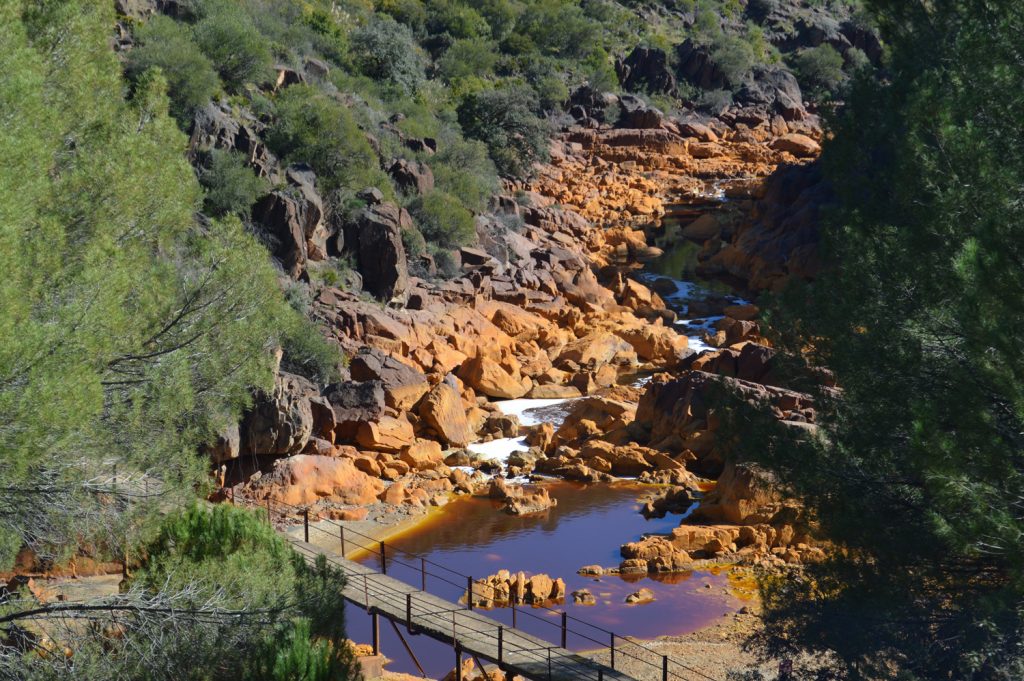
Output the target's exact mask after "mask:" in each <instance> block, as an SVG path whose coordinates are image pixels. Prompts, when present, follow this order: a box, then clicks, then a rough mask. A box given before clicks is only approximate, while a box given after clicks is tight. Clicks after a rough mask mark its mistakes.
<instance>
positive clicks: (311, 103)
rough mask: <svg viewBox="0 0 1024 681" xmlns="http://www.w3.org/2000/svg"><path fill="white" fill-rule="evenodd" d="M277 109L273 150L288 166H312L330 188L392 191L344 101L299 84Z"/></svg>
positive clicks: (284, 93)
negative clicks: (295, 163)
mask: <svg viewBox="0 0 1024 681" xmlns="http://www.w3.org/2000/svg"><path fill="white" fill-rule="evenodd" d="M276 110H277V117H276V119H275V121H274V122H273V124H272V125H271V126H270V128H269V130H268V131H267V135H266V139H267V145H268V146H269V147H270V148H271V149H272V150H273V151H274V153H276V154H277V155H278V156H281V157H282V158H284V159H285V160H286V161H287V162H290V163H291V162H299V161H302V162H306V163H309V164H310V166H312V167H313V169H314V170H315V171H316V174H317V176H318V177H319V179H320V181H321V182H322V185H323V187H324V188H325V189H328V190H330V189H336V188H338V187H342V186H347V187H351V188H354V189H362V188H363V187H366V186H371V185H372V186H378V187H380V188H381V189H384V190H389V189H390V183H389V181H388V179H387V176H386V175H385V174H384V173H383V171H381V169H380V166H379V165H378V162H377V155H376V154H375V153H374V151H373V149H372V148H371V147H370V143H369V142H368V141H367V139H366V135H364V134H363V131H362V130H360V129H359V126H358V125H357V124H356V121H355V119H354V118H353V116H352V112H351V111H349V110H348V108H347V107H345V106H344V105H342V104H341V103H340V102H338V101H337V100H335V99H333V98H331V97H329V96H328V95H326V94H324V93H322V92H320V91H319V90H317V89H316V88H314V87H311V86H308V85H293V86H291V87H289V88H286V89H285V90H284V91H282V92H281V94H280V95H278V97H277V101H276Z"/></svg>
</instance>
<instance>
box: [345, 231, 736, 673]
mask: <svg viewBox="0 0 1024 681" xmlns="http://www.w3.org/2000/svg"><path fill="white" fill-rule="evenodd" d="M678 229H679V225H678V222H676V221H673V220H671V219H667V220H666V221H665V223H664V225H663V226H662V227H660V228H659V229H658V230H657V232H656V233H655V236H656V238H655V239H654V242H655V243H657V244H658V245H659V246H662V248H664V250H665V252H664V254H663V255H662V256H661V257H659V258H658V259H657V260H655V261H652V262H649V263H647V264H646V265H645V267H644V269H643V270H642V271H641V272H639V273H638V274H635V275H634V276H636V277H637V279H638V280H640V281H642V282H643V283H645V284H646V285H648V286H650V287H651V288H652V289H654V290H656V291H658V292H659V294H660V295H662V298H664V299H665V302H666V304H667V305H668V306H669V307H670V308H671V309H673V310H674V311H675V312H676V313H677V315H678V317H679V319H680V321H679V322H677V324H678V325H679V326H680V327H681V330H682V331H683V332H684V333H685V334H686V335H687V336H688V337H689V342H690V347H691V348H692V349H694V350H696V351H698V352H699V351H701V350H704V349H707V348H708V346H707V345H705V344H704V342H703V340H702V339H701V334H702V332H703V331H704V330H705V329H707V328H709V327H710V325H711V324H712V323H713V322H714V321H715V320H716V319H718V318H719V317H718V316H717V315H720V314H721V309H722V308H723V307H724V306H725V305H730V304H735V303H739V302H745V301H742V300H741V299H740V298H738V297H737V296H736V295H735V294H734V292H733V291H734V290H733V289H732V288H731V287H730V286H728V285H727V284H723V283H721V282H710V281H705V280H702V279H700V278H699V277H697V275H696V271H695V268H696V263H697V251H698V250H699V249H698V247H697V246H696V245H695V244H693V243H691V242H689V241H686V240H684V239H682V238H681V237H678V236H677V234H676V232H677V231H678ZM658 280H661V281H658ZM645 380H646V379H645V378H643V377H638V378H637V383H638V384H640V383H642V382H643V381H645ZM565 402H566V401H565V400H529V399H523V400H508V401H505V402H498V403H497V404H498V406H499V407H500V408H501V409H502V411H503V412H505V413H514V414H517V415H518V416H519V418H520V421H521V422H522V423H523V424H525V425H532V424H537V423H543V422H547V423H552V424H553V425H554V426H555V428H556V429H557V427H558V425H559V424H560V423H561V422H562V420H563V419H564V418H565V413H566V404H565ZM469 449H470V450H471V451H474V452H475V453H476V454H477V456H478V457H481V458H489V459H498V460H504V459H506V458H507V457H508V455H509V454H510V453H511V452H513V451H516V450H517V449H521V450H525V449H527V447H526V444H525V441H524V439H521V438H520V439H515V438H508V439H500V440H493V441H490V442H486V443H480V444H475V445H470V447H469ZM542 484H544V485H545V486H546V487H547V489H548V491H549V493H550V494H551V496H552V497H553V498H555V499H557V500H558V504H557V506H555V507H553V508H551V509H548V510H547V511H545V512H543V513H540V514H534V515H528V516H519V517H517V516H510V515H506V514H505V513H502V512H501V511H500V510H499V509H500V507H501V504H500V503H498V502H495V501H492V500H490V499H487V498H482V497H460V498H457V499H454V500H453V501H451V502H450V503H449V504H447V505H446V506H444V507H442V508H441V509H439V510H437V511H434V512H433V513H431V515H430V516H428V518H427V519H426V520H424V521H423V522H421V523H418V524H417V525H416V526H415V527H413V528H412V529H410V530H408V531H406V532H404V533H402V534H400V535H397V536H394V537H390V538H388V540H387V543H388V547H389V549H393V550H394V551H395V553H394V556H393V558H394V560H395V562H394V563H391V562H389V565H388V574H390V575H393V576H395V577H397V578H399V579H402V580H404V581H406V582H408V583H410V584H419V583H420V579H421V576H420V572H419V569H418V566H419V565H420V558H421V557H422V558H426V559H427V560H428V561H432V562H434V563H437V564H440V565H443V566H445V567H448V568H451V569H452V570H454V571H455V572H457V573H461V574H462V575H472V576H473V577H475V578H481V579H482V578H485V577H487V576H488V575H492V574H494V573H496V572H498V571H499V570H501V569H506V570H509V571H511V572H513V573H515V572H517V571H520V570H522V571H524V572H526V574H527V575H532V574H540V573H545V574H547V575H549V576H550V577H551V578H552V579H554V578H558V577H561V578H562V579H564V580H565V583H566V598H565V601H564V603H560V604H549V605H551V607H553V608H554V609H563V608H564V609H565V610H566V611H567V612H568V613H569V614H570V615H571V616H572V617H575V618H578V619H581V620H584V621H586V622H589V623H591V624H593V625H595V626H597V627H601V628H602V629H604V630H612V631H614V632H615V633H616V634H617V635H620V636H631V637H635V638H638V639H651V638H655V637H657V636H666V635H682V634H686V633H689V632H691V631H694V630H696V629H700V628H702V627H705V626H708V625H710V624H711V623H712V622H714V621H715V620H716V619H718V618H721V617H722V616H723V615H726V614H729V613H731V612H734V611H735V610H737V609H738V608H740V607H741V606H742V605H743V603H742V602H741V601H740V600H739V599H737V598H736V597H735V596H734V595H732V594H730V591H729V588H728V587H729V579H728V575H727V573H726V572H722V571H715V572H711V571H697V572H685V573H676V574H668V575H621V576H620V575H604V576H601V577H593V576H584V575H578V574H576V571H577V570H579V568H581V567H583V566H585V565H600V566H603V567H609V566H615V565H618V564H619V562H620V561H621V557H620V555H619V546H620V545H621V544H624V543H627V542H631V541H636V540H638V539H641V538H642V537H643V536H644V535H647V534H668V533H670V532H671V531H672V529H673V528H674V527H677V526H678V525H679V523H680V521H681V520H682V519H683V518H684V517H685V516H681V515H672V514H670V515H668V516H666V517H664V518H661V519H653V518H652V519H645V518H644V516H643V515H641V513H640V508H641V504H640V503H639V502H638V499H639V498H640V497H642V496H643V495H644V494H645V493H646V492H650V491H651V490H652V488H651V487H649V486H644V485H640V484H638V483H634V482H629V481H624V482H616V483H611V484H594V485H584V484H580V483H573V482H566V481H561V480H553V481H551V482H545V483H542ZM353 557H354V558H356V559H357V560H360V561H362V562H366V563H368V564H374V565H375V566H379V559H378V558H377V556H375V555H364V556H362V557H356V556H353ZM400 562H401V563H407V564H408V565H410V566H417V567H416V568H415V569H414V568H413V567H404V566H402V565H400V564H398V563H400ZM430 571H431V572H434V573H437V574H443V570H440V569H438V568H431V570H430ZM450 579H451V582H445V581H443V580H442V579H440V578H433V577H428V579H427V590H428V591H429V592H431V593H433V594H435V595H438V596H441V597H444V598H446V599H448V600H450V601H452V602H457V601H458V600H459V599H460V598H462V597H463V596H464V594H465V591H466V587H465V580H464V578H460V577H458V576H456V575H455V574H454V573H453V574H452V575H451V576H450ZM583 588H585V589H588V590H589V591H590V592H591V593H592V594H593V595H594V596H595V598H596V604H594V605H580V604H575V603H573V599H572V596H571V594H572V592H573V591H575V590H577V589H583ZM640 588H647V589H650V590H651V591H653V592H654V595H655V600H654V601H653V602H650V603H645V604H639V605H627V604H626V603H624V600H625V598H626V596H627V595H628V594H630V593H632V592H635V591H637V590H638V589H640ZM518 609H519V610H520V613H519V615H518V621H517V626H518V627H519V628H520V629H524V630H526V631H528V632H530V633H533V634H536V635H538V636H540V637H542V638H544V639H546V640H548V641H551V642H555V643H557V642H558V640H559V635H560V629H559V624H560V622H559V616H558V615H557V614H556V613H553V612H551V611H550V610H546V609H542V608H530V607H529V606H518ZM524 609H525V610H528V611H530V612H531V613H532V614H534V615H536V617H529V616H524V615H523V614H522V611H523V610H524ZM346 612H347V617H348V623H347V625H348V634H349V637H350V638H352V639H353V640H356V641H362V642H368V641H370V640H371V633H370V617H369V616H368V615H367V614H366V613H365V612H363V611H362V610H360V609H358V608H355V607H350V608H348V609H347V611H346ZM487 615H488V616H489V617H492V618H493V619H497V620H499V621H501V622H504V623H506V624H508V625H511V622H512V616H511V610H510V609H509V608H507V607H505V608H501V607H498V608H494V609H492V610H490V611H489V612H487ZM572 628H573V629H574V630H576V631H580V632H581V633H585V632H586V630H587V627H585V626H584V625H580V624H578V623H573V625H572ZM380 634H381V650H382V652H383V653H384V654H385V655H386V656H387V657H389V658H392V659H393V660H394V661H393V662H392V663H390V664H389V665H388V669H389V670H390V671H394V672H405V673H409V674H414V675H418V670H417V669H416V666H415V665H414V664H413V662H412V660H411V659H410V657H409V655H408V654H407V653H406V652H405V650H404V649H403V647H402V644H401V642H400V641H399V639H398V637H397V636H396V635H395V633H394V631H393V629H392V628H391V626H390V625H388V624H387V623H386V622H385V621H384V620H383V619H382V620H381V630H380ZM403 634H405V632H404V631H403ZM405 636H406V640H408V641H409V643H410V645H411V646H412V647H413V650H414V651H415V653H416V656H417V657H418V658H419V661H420V663H421V664H422V665H423V667H424V670H425V671H426V673H427V674H428V675H429V676H430V677H432V678H441V677H443V676H444V675H445V674H446V673H448V671H450V670H451V669H452V667H453V666H454V662H455V657H454V653H453V652H452V649H451V648H450V647H448V646H445V645H443V644H441V643H439V642H437V641H434V640H433V639H430V638H428V637H426V636H417V637H409V636H408V634H405ZM597 641H600V643H598V642H597ZM606 645H607V634H604V633H602V632H601V631H598V630H594V632H593V640H591V639H587V638H583V637H582V636H577V635H573V634H570V635H569V638H568V647H569V648H570V649H573V650H588V649H595V648H599V647H602V646H606Z"/></svg>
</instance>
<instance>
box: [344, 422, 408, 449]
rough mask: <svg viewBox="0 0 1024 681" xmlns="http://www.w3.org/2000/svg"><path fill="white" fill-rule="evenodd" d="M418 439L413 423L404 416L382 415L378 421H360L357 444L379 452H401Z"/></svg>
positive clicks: (357, 430) (357, 429)
mask: <svg viewBox="0 0 1024 681" xmlns="http://www.w3.org/2000/svg"><path fill="white" fill-rule="evenodd" d="M415 440H416V435H415V433H414V432H413V428H412V424H411V423H409V422H408V421H407V420H405V419H404V418H395V417H393V416H382V417H381V418H380V420H378V421H370V422H365V423H360V424H359V426H358V427H357V428H356V444H358V445H359V446H360V447H362V448H363V449H371V450H373V451H377V452H395V453H397V452H400V451H402V450H403V449H405V448H406V447H408V446H409V445H411V444H413V442H415Z"/></svg>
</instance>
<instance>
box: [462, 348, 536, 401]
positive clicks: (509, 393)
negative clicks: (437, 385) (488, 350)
mask: <svg viewBox="0 0 1024 681" xmlns="http://www.w3.org/2000/svg"><path fill="white" fill-rule="evenodd" d="M459 378H461V379H462V380H463V381H465V382H466V384H467V385H468V386H470V387H471V388H473V389H474V390H475V391H477V392H478V393H481V394H483V395H487V396H488V397H495V398H503V399H517V398H520V397H522V396H524V395H525V394H526V393H528V392H530V389H531V388H532V387H533V381H532V380H531V379H530V378H529V377H528V376H522V375H520V374H519V373H518V372H512V371H509V369H507V368H506V367H504V366H502V365H501V364H500V363H499V362H498V361H496V360H494V359H491V358H490V357H487V356H485V355H482V354H480V355H477V356H476V357H473V358H472V359H469V360H466V361H465V362H464V363H463V364H462V367H461V368H460V369H459Z"/></svg>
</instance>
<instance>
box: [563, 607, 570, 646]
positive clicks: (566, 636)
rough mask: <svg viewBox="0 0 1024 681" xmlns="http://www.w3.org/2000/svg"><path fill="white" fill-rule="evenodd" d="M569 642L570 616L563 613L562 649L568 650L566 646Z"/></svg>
mask: <svg viewBox="0 0 1024 681" xmlns="http://www.w3.org/2000/svg"><path fill="white" fill-rule="evenodd" d="M568 640H569V614H568V613H565V612H563V613H562V647H563V648H567V647H568V646H566V645H565V644H566V643H567V642H568Z"/></svg>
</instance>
